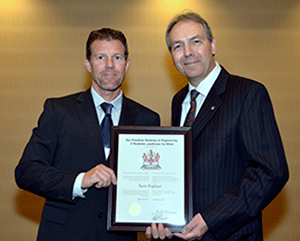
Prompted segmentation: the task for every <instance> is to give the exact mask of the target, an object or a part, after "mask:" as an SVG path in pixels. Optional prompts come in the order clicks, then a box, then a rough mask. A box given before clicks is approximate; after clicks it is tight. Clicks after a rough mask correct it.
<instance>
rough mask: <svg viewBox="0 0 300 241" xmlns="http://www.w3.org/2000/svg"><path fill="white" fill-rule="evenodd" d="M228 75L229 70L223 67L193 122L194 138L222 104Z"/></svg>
mask: <svg viewBox="0 0 300 241" xmlns="http://www.w3.org/2000/svg"><path fill="white" fill-rule="evenodd" d="M228 76H229V74H228V72H227V71H226V70H225V69H223V68H222V70H221V73H220V75H219V77H218V78H217V80H216V82H215V83H214V85H213V86H212V88H211V90H210V91H209V93H208V96H207V97H206V99H205V101H204V103H203V105H202V107H201V109H200V111H199V113H198V115H197V117H196V119H195V122H194V123H193V139H194V138H196V137H197V135H198V134H199V133H200V132H201V131H202V130H203V128H204V127H205V126H206V125H207V123H208V122H209V121H210V120H211V119H212V118H213V116H214V115H215V113H216V112H217V110H218V109H219V107H220V106H221V104H222V100H221V98H220V95H221V94H222V93H224V92H225V90H226V84H227V79H228Z"/></svg>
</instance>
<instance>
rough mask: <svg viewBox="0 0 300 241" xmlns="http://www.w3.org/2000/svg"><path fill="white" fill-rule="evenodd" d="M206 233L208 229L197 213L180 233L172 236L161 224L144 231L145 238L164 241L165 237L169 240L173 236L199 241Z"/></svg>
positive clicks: (153, 224)
mask: <svg viewBox="0 0 300 241" xmlns="http://www.w3.org/2000/svg"><path fill="white" fill-rule="evenodd" d="M207 231H208V227H207V225H206V223H205V221H204V219H203V218H202V216H201V214H200V213H198V214H197V215H195V216H194V218H193V219H192V221H191V222H190V223H189V224H188V225H186V226H185V227H184V228H183V230H182V233H174V234H172V233H171V231H170V229H168V228H164V226H163V225H162V224H161V223H160V224H158V226H157V225H156V224H155V223H152V224H151V227H147V229H146V236H147V238H151V237H153V238H154V239H158V238H159V239H165V238H166V237H167V238H169V239H170V238H172V236H173V235H175V236H177V237H179V238H182V239H183V240H200V239H202V237H203V236H204V234H205V233H206V232H207Z"/></svg>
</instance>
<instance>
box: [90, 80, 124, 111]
mask: <svg viewBox="0 0 300 241" xmlns="http://www.w3.org/2000/svg"><path fill="white" fill-rule="evenodd" d="M91 94H92V98H93V101H94V105H95V107H96V108H98V107H99V106H100V105H101V104H102V103H103V102H107V103H110V104H112V105H113V106H114V108H116V109H117V110H118V111H119V110H121V108H122V100H123V92H122V90H121V91H120V94H119V95H118V96H117V98H115V99H114V100H113V101H111V102H108V101H106V100H104V99H103V98H102V97H101V95H99V94H98V93H97V92H96V90H95V89H94V88H93V86H92V87H91Z"/></svg>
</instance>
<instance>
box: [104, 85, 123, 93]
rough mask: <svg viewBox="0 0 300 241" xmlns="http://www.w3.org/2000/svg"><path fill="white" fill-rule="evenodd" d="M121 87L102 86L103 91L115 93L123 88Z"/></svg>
mask: <svg viewBox="0 0 300 241" xmlns="http://www.w3.org/2000/svg"><path fill="white" fill-rule="evenodd" d="M121 85H122V84H120V85H117V86H116V85H115V86H101V89H102V90H105V91H112V92H114V91H116V90H117V89H119V88H120V87H121Z"/></svg>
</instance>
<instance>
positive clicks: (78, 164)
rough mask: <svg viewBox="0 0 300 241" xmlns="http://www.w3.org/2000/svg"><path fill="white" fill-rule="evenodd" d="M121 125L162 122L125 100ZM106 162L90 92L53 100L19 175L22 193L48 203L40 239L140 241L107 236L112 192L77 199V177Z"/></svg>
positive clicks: (91, 193)
mask: <svg viewBox="0 0 300 241" xmlns="http://www.w3.org/2000/svg"><path fill="white" fill-rule="evenodd" d="M119 125H140V126H158V125H160V118H159V115H158V114H157V113H155V112H153V111H151V110H149V109H147V108H146V107H143V106H142V105H140V104H138V103H136V102H134V101H132V100H130V99H128V98H126V97H125V96H123V104H122V112H121V116H120V121H119ZM100 163H102V164H105V165H107V166H108V165H109V163H108V162H107V161H106V160H105V157H104V150H103V144H102V135H101V130H100V127H99V123H98V118H97V114H96V110H95V107H94V103H93V100H92V96H91V93H90V90H88V91H86V92H81V93H77V94H74V95H70V96H67V97H62V98H53V99H48V100H47V101H46V102H45V106H44V111H43V113H42V115H41V116H40V119H39V122H38V126H37V127H36V128H34V130H33V134H32V136H31V139H30V141H29V143H28V144H27V146H26V148H25V150H24V153H23V156H22V158H21V160H20V162H19V164H18V166H17V167H16V170H15V178H16V182H17V184H18V186H19V187H20V188H22V189H25V190H27V191H30V192H32V193H35V194H37V195H40V196H42V197H45V198H46V202H45V206H44V210H43V214H42V219H41V223H40V228H39V234H38V240H43V241H45V240H51V241H53V240H64V241H65V240H72V241H74V240H83V241H87V240H136V233H131V232H124V233H121V232H117V233H109V232H107V231H106V216H107V197H108V190H107V189H96V188H91V189H90V190H88V191H87V192H86V193H85V196H86V198H76V199H74V200H72V191H73V184H74V181H75V178H76V176H77V175H78V174H79V173H80V172H86V171H88V170H89V169H91V168H93V167H95V166H96V165H98V164H100Z"/></svg>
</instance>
